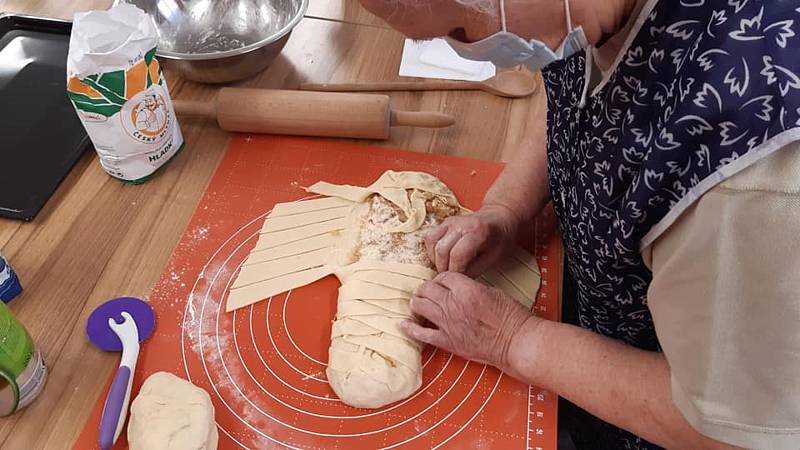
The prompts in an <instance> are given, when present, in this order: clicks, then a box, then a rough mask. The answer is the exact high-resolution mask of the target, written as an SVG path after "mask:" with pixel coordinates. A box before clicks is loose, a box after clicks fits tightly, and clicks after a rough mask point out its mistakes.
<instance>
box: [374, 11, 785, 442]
mask: <svg viewBox="0 0 800 450" xmlns="http://www.w3.org/2000/svg"><path fill="white" fill-rule="evenodd" d="M362 3H363V4H364V5H365V6H366V7H367V8H368V9H369V10H371V11H373V12H374V13H375V14H377V15H378V16H380V17H382V18H384V19H385V20H386V21H387V22H389V23H390V24H391V25H392V26H393V27H395V28H397V29H398V30H400V31H401V32H403V33H405V34H406V35H408V36H410V37H412V38H427V37H434V36H447V38H448V40H449V41H450V42H451V44H452V45H453V47H454V48H455V49H456V51H458V52H459V53H460V54H462V55H464V56H466V57H469V58H472V59H480V60H487V61H492V62H494V63H495V64H497V65H499V66H513V65H517V64H523V65H526V66H527V67H528V68H529V69H531V70H539V69H541V70H542V76H543V78H544V82H545V85H546V88H547V99H548V106H549V108H548V111H549V112H548V120H547V127H546V131H545V124H539V123H531V124H530V126H531V127H532V132H533V134H534V135H536V136H535V138H534V139H532V140H531V141H530V142H529V143H528V144H526V145H527V148H526V149H525V150H526V151H525V152H524V157H523V158H522V160H520V161H516V162H515V163H514V164H509V165H508V166H507V168H506V169H505V171H504V172H503V174H502V176H501V177H500V178H499V179H498V180H497V182H496V183H495V185H494V186H493V187H492V189H491V191H490V192H489V193H488V194H487V195H486V198H485V200H484V204H483V207H482V208H481V209H480V210H479V211H478V212H476V213H474V214H472V215H471V216H465V217H458V218H451V219H450V220H448V221H447V222H445V223H444V224H443V225H442V226H440V227H439V228H437V229H436V230H435V231H433V232H432V233H431V234H430V236H429V239H428V242H427V245H428V250H429V253H430V256H431V258H432V259H433V260H434V261H435V263H436V266H437V268H438V269H439V271H440V272H441V274H440V275H439V276H438V277H437V278H436V279H435V280H434V281H433V282H430V283H427V284H425V285H423V286H422V287H421V288H420V290H419V292H418V293H417V298H415V299H414V301H413V303H412V305H413V306H412V307H413V308H414V310H415V311H416V312H417V313H418V314H420V315H422V316H424V317H426V318H427V319H428V320H429V321H430V323H431V324H432V325H431V326H430V327H422V326H419V325H415V324H412V323H407V324H405V332H406V333H407V334H408V335H409V336H411V337H413V338H416V339H419V340H420V341H424V342H427V343H429V344H432V345H436V346H439V347H442V348H444V349H446V350H449V351H452V352H454V353H456V354H459V355H461V356H463V357H466V358H470V359H473V360H478V361H483V362H486V363H489V364H492V365H495V366H497V367H499V368H501V369H502V370H504V371H506V372H507V373H509V374H511V375H513V376H515V377H517V378H519V379H520V380H523V381H525V382H529V383H532V384H536V385H539V386H542V387H544V388H547V389H549V390H551V391H553V392H556V393H558V394H559V395H561V396H562V397H563V398H565V399H567V400H569V401H570V402H572V404H574V405H577V406H571V407H570V408H568V409H569V411H567V412H568V413H569V414H567V415H566V417H565V420H563V423H564V424H565V425H566V426H567V427H568V429H569V431H570V434H571V436H572V437H573V439H574V440H575V441H576V444H577V446H578V447H579V448H590V449H623V448H624V449H645V448H658V447H659V446H661V447H668V448H677V449H689V448H691V449H696V448H731V446H740V447H747V448H769V449H797V448H800V381H799V380H800V244H799V243H798V242H800V239H798V237H797V236H799V235H800V144H798V142H797V141H798V140H800V57H798V56H797V55H798V50H799V49H800V36H798V34H800V29H798V28H800V2H797V1H786V0H783V1H779V0H774V1H756V0H692V1H689V0H681V1H680V2H678V1H664V0H662V1H657V0H638V1H637V0H607V1H597V0H570V1H568V2H566V1H564V0H505V1H502V0H362ZM545 133H546V135H545ZM549 201H552V202H553V203H554V204H555V209H556V212H557V215H558V218H559V221H560V228H561V234H562V238H563V241H564V246H565V250H566V256H567V261H566V267H567V271H566V272H567V280H566V284H567V286H566V289H565V290H566V292H567V293H568V295H565V298H564V302H565V308H566V309H569V308H570V307H571V308H572V309H573V310H574V311H575V316H576V318H575V321H574V323H575V325H570V324H561V323H552V322H546V321H543V320H541V319H538V318H536V317H534V316H532V315H531V314H530V313H529V312H528V311H526V310H524V309H522V308H521V307H519V306H518V305H517V304H515V303H514V302H513V301H512V300H511V299H509V298H507V297H505V296H504V295H503V294H501V293H500V292H498V291H495V290H493V289H489V288H487V287H484V286H482V285H480V284H478V283H476V282H475V281H473V280H472V279H470V278H468V276H467V275H474V274H477V273H479V272H480V271H481V270H482V268H485V267H487V266H489V265H491V264H493V263H494V262H495V261H496V260H497V259H498V258H499V257H500V256H501V254H502V253H503V251H504V250H505V249H506V248H508V246H509V244H510V242H512V241H513V240H514V239H515V235H516V234H517V233H518V232H519V231H520V227H521V224H524V223H526V222H527V221H528V220H529V219H531V218H532V217H533V216H535V215H536V214H537V213H538V211H539V210H540V209H541V208H542V207H543V206H544V205H545V204H546V203H547V202H549ZM462 274H464V275H462Z"/></svg>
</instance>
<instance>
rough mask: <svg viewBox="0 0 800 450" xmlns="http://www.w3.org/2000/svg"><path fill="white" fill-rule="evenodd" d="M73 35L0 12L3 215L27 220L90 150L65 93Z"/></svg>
mask: <svg viewBox="0 0 800 450" xmlns="http://www.w3.org/2000/svg"><path fill="white" fill-rule="evenodd" d="M71 29H72V25H71V23H70V22H67V21H62V20H54V19H44V18H38V17H29V16H21V15H16V14H3V13H0V216H5V217H11V218H14V219H22V220H32V219H33V218H34V217H35V216H36V214H37V213H38V212H39V211H40V210H41V209H42V207H44V205H45V203H47V200H48V199H49V198H50V196H51V195H52V194H53V192H54V191H55V190H56V188H57V187H58V185H59V184H60V183H61V181H62V180H63V179H64V177H66V176H67V174H68V173H69V171H70V169H71V168H72V167H73V166H74V165H75V163H76V162H77V161H78V159H79V158H80V157H81V155H82V154H83V152H84V151H86V149H87V148H88V147H89V138H88V136H87V135H86V130H85V129H84V128H83V125H82V124H81V122H80V120H79V119H78V116H77V114H76V113H75V110H74V108H73V107H72V104H71V103H70V101H69V98H68V97H67V91H66V89H67V87H66V84H67V53H68V49H69V34H70V31H71Z"/></svg>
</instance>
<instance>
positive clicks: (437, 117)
mask: <svg viewBox="0 0 800 450" xmlns="http://www.w3.org/2000/svg"><path fill="white" fill-rule="evenodd" d="M454 123H456V119H455V118H454V117H453V116H451V115H450V114H444V113H439V112H418V111H396V110H392V114H391V119H390V124H391V125H392V126H393V127H423V128H444V127H449V126H450V125H453V124H454Z"/></svg>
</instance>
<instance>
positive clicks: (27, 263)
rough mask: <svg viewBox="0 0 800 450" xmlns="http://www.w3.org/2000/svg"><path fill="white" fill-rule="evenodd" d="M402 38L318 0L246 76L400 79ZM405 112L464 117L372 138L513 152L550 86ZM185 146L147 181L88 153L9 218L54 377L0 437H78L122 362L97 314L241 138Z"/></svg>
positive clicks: (26, 302)
mask: <svg viewBox="0 0 800 450" xmlns="http://www.w3.org/2000/svg"><path fill="white" fill-rule="evenodd" d="M110 3H111V1H110V0H0V11H5V12H18V13H24V14H30V15H37V16H46V17H60V18H67V19H69V18H71V16H72V14H73V13H74V12H76V11H84V10H87V9H99V8H105V7H107V6H108V5H109V4H110ZM402 41H403V39H402V36H401V35H400V34H398V33H397V32H395V31H393V30H391V29H389V28H388V27H387V26H386V25H385V24H384V23H383V22H381V21H380V20H379V19H377V18H375V17H373V16H371V15H370V14H369V13H368V12H367V11H365V10H364V9H363V8H361V7H360V6H359V4H358V2H357V0H311V5H310V7H309V10H308V13H307V15H306V18H305V19H303V21H302V22H300V24H299V25H298V27H297V28H296V29H295V30H294V32H293V34H292V37H291V39H290V40H289V43H288V45H287V46H286V48H285V49H284V51H283V53H282V54H281V55H280V56H279V57H278V59H277V60H276V61H275V63H274V64H273V65H272V66H271V67H270V68H269V69H268V70H266V71H265V72H264V73H263V74H261V75H260V76H258V77H256V78H254V79H251V80H248V81H245V82H243V83H239V85H242V86H247V87H265V88H266V87H269V88H294V87H296V86H297V85H298V84H299V83H300V82H303V81H313V82H345V81H378V80H380V81H384V80H395V79H397V78H398V77H397V70H398V65H399V61H400V55H401V52H402ZM167 80H168V81H169V84H170V90H171V93H172V96H173V97H177V98H183V99H204V100H207V99H210V98H212V97H213V95H214V92H215V89H216V88H214V87H209V86H203V85H199V84H195V83H192V82H188V81H185V80H183V79H181V78H180V77H178V76H177V75H176V74H175V73H172V72H169V71H168V72H167ZM392 98H393V105H395V106H396V107H397V108H401V109H412V110H413V109H416V110H431V111H443V112H447V113H450V114H452V115H454V116H455V117H456V120H457V122H456V125H454V126H453V127H450V128H446V129H442V130H427V129H410V128H397V129H394V130H393V133H392V138H391V140H388V141H384V142H370V143H371V144H377V145H383V146H387V147H396V148H402V149H408V150H416V151H425V152H432V153H440V154H448V155H459V156H466V157H472V158H481V159H499V160H507V159H510V158H513V155H514V154H515V153H516V152H517V151H518V150H519V147H520V143H521V142H522V141H523V140H524V139H525V138H526V136H525V129H526V126H525V125H526V123H528V122H532V121H537V120H544V111H545V109H544V108H545V107H544V99H543V95H542V90H541V89H539V90H538V91H537V93H536V94H535V95H534V96H532V97H530V98H527V99H519V100H513V101H512V100H507V99H501V98H497V97H493V96H491V95H489V94H485V93H482V92H427V93H394V94H392ZM181 128H182V129H183V132H184V135H185V136H186V141H187V148H186V150H185V151H183V152H182V153H181V154H180V155H178V156H177V157H176V158H175V159H174V160H173V161H171V162H170V163H169V164H168V165H167V166H165V167H164V168H162V169H161V170H160V171H159V172H158V174H157V176H156V177H154V178H153V179H152V180H150V181H148V182H147V183H145V184H143V185H141V186H131V185H127V184H123V183H121V182H119V181H117V180H114V179H112V178H110V177H109V176H108V175H106V174H105V172H103V170H102V169H101V168H100V165H99V164H98V163H97V161H96V158H95V155H94V152H87V153H86V155H85V156H84V157H83V158H82V159H81V160H80V162H79V163H78V164H77V166H76V167H75V168H74V169H73V170H72V172H71V173H70V175H69V176H68V177H67V179H66V180H65V181H64V182H63V183H62V184H61V186H60V187H59V189H58V191H57V192H56V193H55V195H54V196H53V197H52V198H51V199H50V201H49V202H48V204H47V206H46V207H45V209H44V210H43V211H42V212H41V213H40V214H39V216H38V217H37V218H36V220H34V221H33V222H32V223H22V222H17V221H11V220H4V219H0V253H2V254H3V255H4V256H5V257H7V258H8V259H9V261H10V262H11V264H12V266H13V267H14V269H15V270H16V271H17V272H18V274H19V276H20V278H21V279H22V282H23V284H24V287H25V292H24V294H23V295H22V296H21V297H19V298H18V299H16V300H15V301H14V302H13V303H12V306H11V309H12V310H13V311H14V314H16V316H17V317H18V318H19V319H20V320H21V321H22V322H23V323H24V324H25V326H26V327H27V329H28V330H29V331H30V333H31V335H32V336H33V338H34V340H35V342H36V344H37V346H38V348H39V349H41V350H42V351H43V353H44V356H45V359H46V361H47V367H48V370H49V378H48V381H47V385H46V387H45V390H44V392H43V393H42V394H41V395H40V397H39V398H38V399H37V400H36V401H35V402H34V403H33V404H32V405H31V406H29V407H28V408H27V409H25V410H23V411H21V412H19V413H18V414H16V415H14V416H12V417H10V418H6V419H0V447H2V448H7V449H34V448H35V449H39V448H47V449H61V448H71V446H72V443H73V442H74V440H75V439H76V437H77V435H78V433H79V431H80V429H81V428H82V426H83V424H84V421H85V419H86V417H87V415H88V414H89V411H90V409H91V407H92V405H93V404H94V402H95V400H96V399H97V396H98V395H99V393H100V390H101V389H102V387H103V385H104V383H105V382H106V380H107V379H108V376H109V374H110V372H111V370H112V369H113V368H114V367H115V365H116V364H117V362H118V358H119V356H118V355H112V354H104V353H102V352H100V351H98V350H96V349H94V347H92V346H91V344H89V342H88V341H87V339H86V338H85V335H84V326H85V321H86V318H87V317H88V315H89V313H90V312H91V311H92V310H93V309H94V308H95V307H96V306H97V305H99V304H100V303H102V302H103V301H105V300H107V299H110V298H114V297H118V296H121V295H133V296H140V297H147V296H148V295H149V294H150V292H151V290H152V289H153V286H154V285H155V283H156V281H157V280H158V277H159V276H160V274H161V272H162V270H163V268H164V266H165V264H166V262H167V260H168V258H169V256H170V254H171V253H172V249H173V248H174V246H175V244H176V243H177V242H178V238H179V237H180V235H181V233H182V232H183V230H184V227H185V226H186V225H187V223H188V221H189V218H190V217H191V215H192V212H193V211H194V208H195V206H196V205H197V202H198V201H199V199H200V196H201V195H202V193H203V191H204V190H205V187H206V184H207V183H208V181H209V179H210V177H211V175H212V174H213V173H214V170H215V168H216V167H217V164H218V163H219V161H220V159H221V158H222V155H223V152H224V151H225V148H226V146H227V143H228V139H229V135H228V134H227V133H225V132H222V131H220V130H218V129H217V128H216V127H215V126H214V124H213V123H211V122H209V121H201V120H183V121H182V122H181Z"/></svg>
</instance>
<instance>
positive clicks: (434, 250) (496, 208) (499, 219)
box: [425, 205, 519, 276]
mask: <svg viewBox="0 0 800 450" xmlns="http://www.w3.org/2000/svg"><path fill="white" fill-rule="evenodd" d="M518 229H519V219H518V218H517V217H516V216H515V214H514V213H513V212H512V211H511V210H510V209H509V208H507V207H505V206H500V205H485V206H484V207H482V208H481V209H480V210H478V211H477V212H475V213H473V214H470V215H468V216H455V217H448V218H447V219H446V220H445V221H444V222H442V224H441V225H439V226H438V227H436V228H435V229H433V231H431V232H430V233H429V234H428V235H427V236H426V238H425V246H426V248H427V250H428V257H429V258H430V260H431V261H432V262H433V263H434V264H435V265H436V270H437V271H439V272H447V271H450V272H459V273H465V274H467V275H470V276H477V275H480V274H481V273H483V271H484V270H486V269H487V268H489V267H491V266H492V265H493V264H494V263H496V262H497V261H498V260H499V259H500V257H502V256H503V254H504V253H505V252H506V251H507V250H508V249H509V248H510V247H511V245H512V244H513V242H514V239H515V238H516V236H517V230H518Z"/></svg>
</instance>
